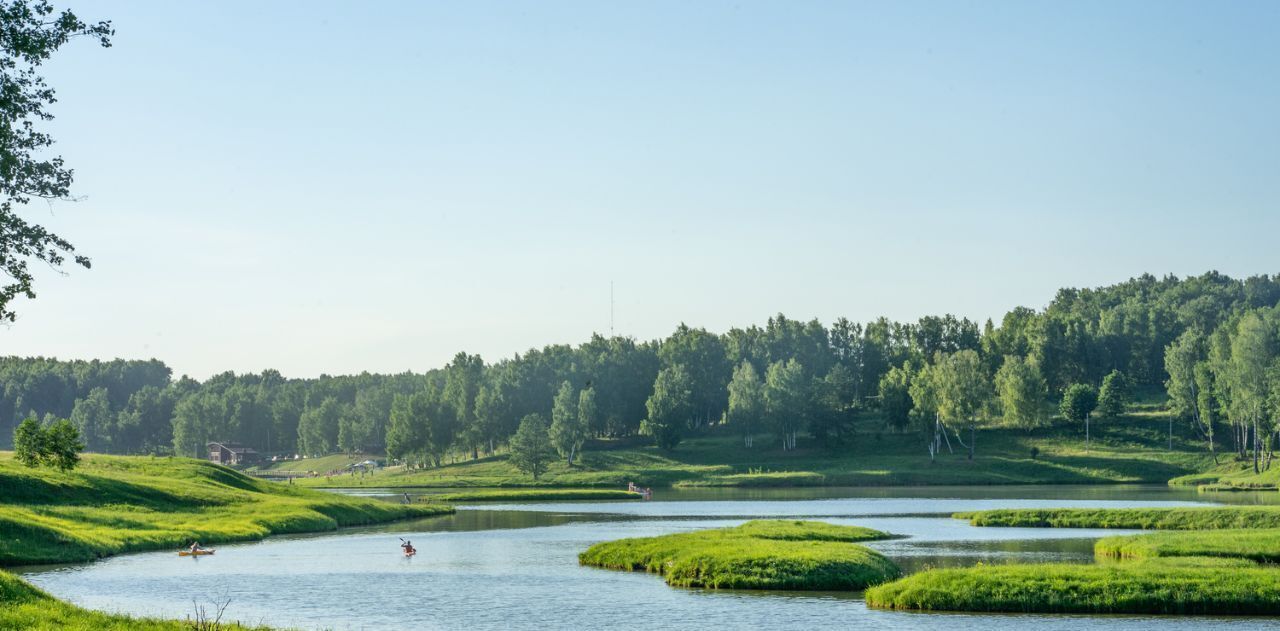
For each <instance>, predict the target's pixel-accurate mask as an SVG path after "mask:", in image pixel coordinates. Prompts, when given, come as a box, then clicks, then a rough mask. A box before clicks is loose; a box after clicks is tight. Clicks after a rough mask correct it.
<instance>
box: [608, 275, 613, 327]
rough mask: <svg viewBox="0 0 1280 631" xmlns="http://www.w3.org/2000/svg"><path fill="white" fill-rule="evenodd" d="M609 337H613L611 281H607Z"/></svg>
mask: <svg viewBox="0 0 1280 631" xmlns="http://www.w3.org/2000/svg"><path fill="white" fill-rule="evenodd" d="M609 337H613V281H609Z"/></svg>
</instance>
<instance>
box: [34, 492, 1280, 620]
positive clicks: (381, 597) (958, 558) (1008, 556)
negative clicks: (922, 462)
mask: <svg viewBox="0 0 1280 631" xmlns="http://www.w3.org/2000/svg"><path fill="white" fill-rule="evenodd" d="M375 494H376V493H375ZM388 495H390V494H388ZM1213 502H1219V503H1225V502H1231V503H1280V494H1277V493H1274V492H1272V493H1241V494H1217V495H1206V494H1199V495H1198V494H1196V493H1195V491H1185V490H1176V489H1169V488H1167V487H1136V486H1130V487H1115V486H1111V487H1057V488H1045V487H997V488H991V487H977V488H975V487H955V488H938V487H934V488H877V489H770V490H690V491H675V490H658V491H656V492H655V497H654V500H652V501H648V502H626V501H624V502H556V503H526V504H506V505H500V506H499V505H489V506H466V507H461V508H460V510H459V511H458V513H457V514H456V515H452V516H446V517H437V518H432V519H428V520H422V521H417V522H406V523H400V524H394V525H390V526H384V527H377V528H362V529H351V530H345V531H343V532H341V533H337V534H333V533H331V534H326V535H314V536H290V537H275V538H272V539H269V540H267V541H263V542H258V543H246V544H234V545H223V546H219V548H218V554H217V555H216V556H213V557H205V558H199V559H193V558H179V557H178V556H176V555H175V554H173V553H171V552H156V553H143V554H132V555H126V556H120V557H115V558H111V559H107V560H104V561H99V562H96V563H90V564H82V565H72V566H60V567H32V568H26V569H25V570H19V573H22V574H24V575H25V577H26V578H27V579H28V580H30V581H31V582H32V583H35V584H37V585H39V586H40V587H42V588H44V589H46V590H48V591H49V592H51V593H53V594H54V595H56V596H58V597H60V598H64V599H66V600H69V601H71V602H74V603H77V604H79V605H82V606H85V607H90V608H94V609H101V610H107V611H117V612H125V613H132V614H142V615H156V616H165V617H171V618H184V617H187V616H189V615H190V614H191V612H192V609H193V604H192V601H193V599H194V600H195V601H198V602H200V603H203V604H205V605H206V607H207V606H208V604H209V603H212V602H214V601H225V600H228V599H229V600H230V605H229V606H228V608H227V618H231V619H235V620H240V621H243V622H246V623H262V624H269V625H272V626H277V627H282V628H300V629H371V630H372V629H380V630H381V629H468V630H478V629H537V630H539V631H547V630H551V629H579V630H585V629H604V628H624V629H625V628H634V629H717V630H719V629H744V628H750V629H815V628H866V629H947V630H953V629H969V628H978V629H983V630H984V631H996V630H1001V629H1011V630H1013V629H1016V630H1017V631H1026V630H1027V629H1035V631H1048V630H1051V629H1063V630H1072V631H1075V630H1077V629H1144V628H1151V627H1153V626H1154V625H1156V624H1158V625H1160V628H1162V629H1188V630H1190V629H1205V628H1224V629H1225V628H1231V629H1246V628H1249V629H1254V628H1276V629H1280V621H1271V620H1267V619H1259V618H1234V619H1233V618H1176V617H1150V616H1147V617H1142V616H1041V615H968V614H921V613H897V612H886V611H879V610H873V609H868V608H867V607H866V605H865V604H864V603H863V600H862V597H861V594H860V593H813V592H767V593H761V592H746V591H711V590H696V589H676V588H671V587H668V586H667V585H666V584H665V583H663V581H662V579H661V578H658V577H656V576H652V575H646V574H644V573H628V572H614V571H608V570H598V569H591V568H584V567H580V566H579V565H578V563H577V554H578V552H580V551H582V550H583V549H585V548H586V547H587V546H589V545H591V544H592V543H596V542H598V541H605V540H609V539H618V538H621V537H635V536H648V535H658V534H663V533H670V532H679V531H685V530H694V529H699V528H712V527H719V526H729V525H734V524H738V523H741V522H742V521H744V520H747V519H751V518H757V517H795V518H806V519H821V520H823V521H829V522H832V523H838V524H856V525H859V526H867V527H870V528H876V529H879V530H884V531H887V532H892V533H896V534H900V535H905V536H906V537H907V538H905V539H898V540H893V541H884V542H876V543H871V544H869V545H870V546H871V547H874V548H877V549H879V550H880V551H882V552H884V553H885V554H886V555H888V556H890V557H891V558H893V559H894V560H895V561H897V562H898V563H899V564H900V565H902V567H903V568H904V569H905V570H906V571H908V572H912V571H915V570H917V569H920V568H924V567H941V566H963V565H972V564H975V563H978V562H982V563H1010V562H1037V561H1068V562H1079V563H1089V562H1092V544H1093V540H1094V539H1096V538H1098V537H1100V536H1104V535H1107V534H1114V533H1116V532H1118V531H1100V530H1070V529H1062V530H1057V529H1023V528H974V527H971V526H969V525H968V524H967V523H966V522H963V521H960V520H956V519H951V518H950V517H948V516H947V515H949V514H950V513H951V512H954V511H963V510H978V509H986V508H1030V507H1068V506H1078V507H1126V506H1175V505H1191V504H1205V503H1213ZM399 537H405V538H408V539H411V540H412V541H413V543H414V545H415V546H416V547H417V548H418V555H417V556H416V557H415V558H412V559H405V558H404V557H403V556H401V554H400V548H399V547H398V546H399V544H400V541H399Z"/></svg>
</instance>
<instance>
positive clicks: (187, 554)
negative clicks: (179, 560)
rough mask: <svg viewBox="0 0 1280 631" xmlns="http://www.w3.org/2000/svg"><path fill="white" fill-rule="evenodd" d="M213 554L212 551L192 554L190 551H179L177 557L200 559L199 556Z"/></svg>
mask: <svg viewBox="0 0 1280 631" xmlns="http://www.w3.org/2000/svg"><path fill="white" fill-rule="evenodd" d="M213 553H214V551H213V550H196V551H195V552H192V551H190V550H180V551H179V552H178V556H180V557H200V556H204V555H206V554H213Z"/></svg>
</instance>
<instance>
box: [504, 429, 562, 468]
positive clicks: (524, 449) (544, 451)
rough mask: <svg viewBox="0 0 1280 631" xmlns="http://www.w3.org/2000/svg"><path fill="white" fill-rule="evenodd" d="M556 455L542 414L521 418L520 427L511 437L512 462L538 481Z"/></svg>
mask: <svg viewBox="0 0 1280 631" xmlns="http://www.w3.org/2000/svg"><path fill="white" fill-rule="evenodd" d="M555 457H556V450H555V448H554V447H552V446H551V438H550V437H548V436H547V421H546V419H544V418H542V415H541V414H529V415H528V416H525V417H524V418H523V419H521V420H520V427H519V429H517V430H516V434H515V436H512V437H511V457H510V460H511V464H512V465H513V466H515V468H516V469H519V470H520V471H521V472H522V473H527V474H529V475H531V476H533V479H534V480H535V481H536V480H537V479H538V477H539V476H541V475H542V474H543V473H546V471H547V466H548V465H550V464H551V461H552V459H554V458H555Z"/></svg>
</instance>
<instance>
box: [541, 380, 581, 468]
mask: <svg viewBox="0 0 1280 631" xmlns="http://www.w3.org/2000/svg"><path fill="white" fill-rule="evenodd" d="M585 392H586V391H584V393H585ZM581 403H582V399H581V397H579V396H578V394H577V393H575V392H574V391H573V384H571V383H569V382H568V381H566V382H564V383H563V384H561V385H560V391H559V392H557V393H556V396H555V398H554V399H553V400H552V402H551V430H550V436H551V444H553V445H555V448H556V451H558V452H560V457H562V458H564V459H565V461H566V462H568V464H569V466H570V467H572V466H573V459H574V457H575V456H577V455H578V451H579V450H580V449H582V443H584V442H586V440H587V431H588V428H587V423H586V422H585V419H582V418H580V417H581V416H582V415H581V414H579V408H580V407H581Z"/></svg>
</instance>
